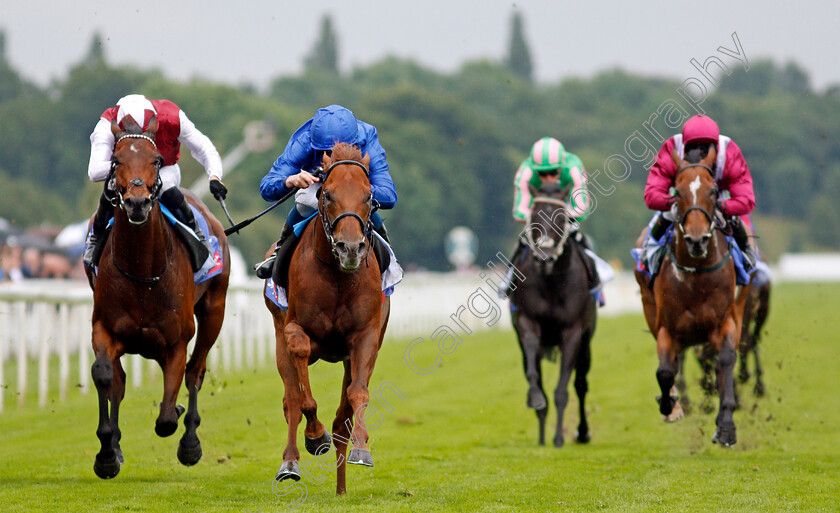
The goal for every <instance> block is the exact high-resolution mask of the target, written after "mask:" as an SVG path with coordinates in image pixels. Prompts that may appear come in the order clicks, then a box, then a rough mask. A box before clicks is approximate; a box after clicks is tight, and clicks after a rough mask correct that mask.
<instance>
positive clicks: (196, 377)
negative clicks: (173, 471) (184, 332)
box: [178, 296, 225, 465]
mask: <svg viewBox="0 0 840 513" xmlns="http://www.w3.org/2000/svg"><path fill="white" fill-rule="evenodd" d="M206 297H207V296H205V298H206ZM195 310H196V311H195V315H196V318H197V319H198V329H197V331H196V338H195V348H194V349H193V353H192V355H191V356H190V359H189V361H188V362H187V368H186V374H185V375H184V383H185V384H186V386H187V392H188V393H189V404H188V405H187V414H186V415H185V416H184V427H185V428H186V430H185V431H184V436H182V437H181V441H180V442H179V443H178V461H180V462H181V463H182V464H184V465H195V464H196V463H198V461H199V460H200V459H201V456H202V450H201V442H200V441H199V439H198V434H197V433H196V429H198V426H199V424H201V416H200V415H199V414H198V391H199V390H201V385H202V384H203V383H204V373H205V372H206V371H207V354H208V353H209V352H210V349H211V348H212V347H213V344H214V343H215V342H216V338H217V337H218V336H219V332H220V331H221V329H222V321H223V320H224V316H225V302H224V296H222V297H221V301H219V300H216V301H212V302H211V300H210V299H202V301H200V302H199V303H198V304H197V305H196V309H195Z"/></svg>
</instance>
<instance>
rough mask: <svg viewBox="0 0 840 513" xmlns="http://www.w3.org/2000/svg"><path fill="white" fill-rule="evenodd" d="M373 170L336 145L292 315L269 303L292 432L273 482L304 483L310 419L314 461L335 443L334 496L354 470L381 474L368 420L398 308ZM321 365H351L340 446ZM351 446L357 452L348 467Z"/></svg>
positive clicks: (298, 267)
mask: <svg viewBox="0 0 840 513" xmlns="http://www.w3.org/2000/svg"><path fill="white" fill-rule="evenodd" d="M369 163H370V157H369V156H367V155H365V156H364V158H363V157H362V154H361V152H360V151H359V149H358V148H356V147H355V146H350V145H347V144H344V143H338V144H336V146H335V147H334V148H333V149H332V154H331V156H330V155H324V160H323V166H324V169H325V170H326V178H325V179H324V182H323V186H322V188H321V190H320V191H319V199H318V218H319V219H320V222H316V221H315V220H313V221H312V222H310V223H309V225H308V226H307V227H306V228H305V230H304V231H303V232H302V234H301V236H300V241H299V243H298V246H297V248H296V249H295V251H294V254H293V255H292V258H291V262H290V264H289V286H288V299H289V309H288V311H285V312H284V311H283V310H282V309H280V308H279V307H277V306H276V305H275V304H274V303H273V302H271V301H270V300H268V299H266V306H267V307H268V309H269V311H270V312H271V315H272V316H273V318H274V333H275V338H276V340H277V351H276V354H277V370H278V371H279V372H280V376H281V377H282V378H283V385H284V388H285V393H284V395H283V412H284V414H285V416H286V422H287V423H288V425H289V431H288V440H287V443H286V448H285V450H284V451H283V463H282V465H281V466H280V469H279V470H278V471H277V475H276V476H275V479H276V480H278V481H283V480H285V479H293V480H295V481H298V480H300V465H299V461H300V452H299V451H298V446H297V428H298V424H300V421H301V415H303V416H305V417H306V428H305V429H304V436H305V442H306V443H305V444H304V445H305V446H306V449H307V451H308V452H309V453H310V454H313V455H320V454H322V453H324V452H326V451H328V450H329V448H330V445H329V444H330V441H331V440H332V443H333V444H334V445H335V448H336V474H337V478H336V494H344V493H346V491H347V488H346V485H345V472H346V463H348V462H349V463H353V464H358V465H367V466H373V458H372V456H371V453H370V451H369V449H368V443H367V442H368V432H367V429H366V426H365V423H364V413H365V406H366V405H367V403H368V399H369V393H368V384H369V383H370V377H371V374H372V373H373V366H374V363H375V362H376V355H377V352H378V351H379V348H380V346H381V345H382V337H383V336H384V334H385V328H386V326H387V324H388V316H389V314H390V299H389V298H387V297H385V298H383V293H382V287H381V279H380V273H379V266H378V263H377V260H376V256H375V255H374V253H373V251H371V241H370V237H371V234H370V231H369V230H370V228H369V226H370V223H369V221H370V216H371V214H372V213H373V212H374V206H373V205H374V202H373V195H372V193H371V187H370V181H369V180H368V173H369V171H368V164H369ZM271 251H273V249H272V250H271ZM271 251H269V253H270V252H271ZM318 360H324V361H327V362H332V363H335V362H342V363H343V364H344V380H343V383H342V385H341V401H340V404H339V406H338V410H337V411H336V416H335V420H334V421H333V425H332V431H333V436H332V437H330V433H329V432H328V431H327V430H326V428H325V427H324V425H323V424H322V423H321V421H320V420H318V416H317V404H316V403H315V399H314V398H313V397H312V389H311V387H310V384H309V370H308V366H309V365H312V364H313V363H315V362H316V361H318ZM354 417H355V419H354ZM354 420H355V427H354V426H353V424H354ZM348 444H352V445H353V449H352V450H351V451H350V455H349V457H348V456H347V445H348Z"/></svg>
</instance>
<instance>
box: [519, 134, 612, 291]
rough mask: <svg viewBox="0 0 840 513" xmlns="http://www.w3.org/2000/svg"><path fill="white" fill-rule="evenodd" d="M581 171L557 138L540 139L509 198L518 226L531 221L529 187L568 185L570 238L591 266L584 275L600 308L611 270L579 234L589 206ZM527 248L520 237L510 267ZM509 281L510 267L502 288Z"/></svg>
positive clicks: (610, 277)
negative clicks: (510, 198)
mask: <svg viewBox="0 0 840 513" xmlns="http://www.w3.org/2000/svg"><path fill="white" fill-rule="evenodd" d="M585 172H586V171H585V169H584V167H583V161H581V159H580V157H578V156H577V155H575V154H574V153H569V152H567V151H566V150H565V148H564V147H563V144H562V143H560V141H558V140H557V139H555V138H553V137H543V138H542V139H540V140H539V141H537V142H536V143H534V145H533V146H532V147H531V152H530V154H529V155H528V158H526V159H525V160H524V161H522V163H521V164H520V165H519V168H518V169H517V171H516V176H515V178H514V180H513V185H514V198H513V219H514V220H516V221H517V222H519V223H523V224H526V223H527V222H528V220H529V219H530V218H531V209H532V207H533V200H534V198H533V196H532V194H531V188H530V187H529V186H532V187H533V188H534V189H539V188H540V186H541V185H542V184H544V183H546V182H559V185H560V188H561V189H562V188H565V187H566V186H568V185H569V184H571V185H572V187H571V190H570V192H569V200H568V205H569V210H568V211H567V214H568V215H569V217H571V218H572V219H574V220H575V221H577V222H576V223H572V224H571V227H572V230H573V231H572V232H571V234H570V238H571V239H572V240H574V241H576V242H578V243H579V244H581V245H582V246H583V248H584V250H585V252H586V254H587V255H588V256H589V257H590V258H591V259H592V263H594V265H592V263H590V262H585V264H586V267H587V273H589V275H590V276H589V286H590V290H591V292H592V295H593V296H594V297H595V298H596V299H598V301H599V302H600V303H601V304H602V305H603V303H604V300H603V295H602V293H601V287H602V283H603V282H606V281H609V280H611V279H612V278H613V270H612V268H611V267H610V266H609V264H607V263H606V262H605V261H604V260H603V259H602V258H600V257H599V256H597V255H596V254H595V253H594V252H593V251H592V248H591V244H590V243H589V240H588V238H587V237H586V236H585V235H583V233H581V232H580V231H579V227H580V224H579V223H580V222H581V221H583V220H584V219H586V216H587V214H588V210H589V207H590V198H589V195H588V193H587V190H586V180H585V179H584V176H585V175H584V173H585ZM525 248H527V243H526V242H525V241H524V240H523V238H522V237H520V238H519V240H518V243H517V246H516V249H515V250H514V254H513V256H512V257H511V262H512V263H513V265H514V266H516V265H518V264H520V263H521V262H519V260H520V258H521V256H522V255H523V251H524V250H525ZM511 278H512V268H511V270H510V272H509V273H508V277H507V280H506V282H507V283H505V284H503V285H504V286H503V289H506V288H508V287H509V285H510V280H511Z"/></svg>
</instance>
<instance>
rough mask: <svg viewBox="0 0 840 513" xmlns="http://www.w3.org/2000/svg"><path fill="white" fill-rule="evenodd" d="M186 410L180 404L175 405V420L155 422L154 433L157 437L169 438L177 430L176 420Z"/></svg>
mask: <svg viewBox="0 0 840 513" xmlns="http://www.w3.org/2000/svg"><path fill="white" fill-rule="evenodd" d="M185 411H186V408H184V405H182V404H176V405H175V414H176V416H175V420H160V417H158V420H157V421H156V422H155V433H157V436H159V437H161V438H166V437H167V436H171V435H172V434H173V433H174V432H175V431H177V430H178V419H180V418H181V415H183V414H184V412H185Z"/></svg>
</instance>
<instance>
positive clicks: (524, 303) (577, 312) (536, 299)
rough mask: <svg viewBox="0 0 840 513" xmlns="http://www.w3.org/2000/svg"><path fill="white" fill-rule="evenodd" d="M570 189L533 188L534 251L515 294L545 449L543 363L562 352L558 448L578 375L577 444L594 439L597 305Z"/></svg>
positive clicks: (517, 325) (516, 322)
mask: <svg viewBox="0 0 840 513" xmlns="http://www.w3.org/2000/svg"><path fill="white" fill-rule="evenodd" d="M570 188H571V184H570V185H569V186H567V187H565V188H563V189H560V187H559V185H558V184H556V183H550V182H549V183H545V184H543V185H542V186H541V187H540V188H539V189H538V190H537V189H534V190H532V195H533V197H534V199H533V209H532V211H531V216H530V219H529V221H528V223H529V224H528V226H527V227H526V229H525V232H524V237H525V239H526V240H527V242H528V250H527V254H526V256H525V259H524V261H523V262H522V264H521V265H520V266H519V270H520V271H521V275H522V276H521V279H520V280H519V282H518V283H516V284H515V285H516V287H515V289H514V290H513V292H512V294H511V296H510V301H511V310H512V320H513V327H514V329H515V331H516V335H517V338H518V339H519V347H520V349H521V350H522V358H523V364H524V367H525V377H526V378H527V380H528V385H529V388H528V398H527V403H526V404H527V406H528V408H531V409H533V410H536V413H537V421H538V424H539V444H540V445H545V420H546V415H547V413H548V402H547V400H546V395H545V392H544V390H543V385H542V368H541V361H542V359H543V357H545V356H547V355H549V354H554V353H556V351H557V350H559V351H560V354H561V360H560V379H559V381H558V383H557V387H556V388H555V390H554V404H555V406H556V407H557V429H556V432H555V434H554V446H555V447H562V446H563V443H564V437H563V412H564V411H565V409H566V404H567V403H568V400H569V392H568V388H569V380H570V379H571V375H572V371H574V373H575V391H576V392H577V396H578V403H579V407H580V408H579V409H580V422H579V424H578V430H577V436H576V441H577V442H580V443H586V442H589V439H590V435H589V424H588V423H587V421H586V408H585V398H586V392H587V390H588V384H587V381H586V374H587V373H588V372H589V367H590V363H591V360H592V353H591V349H590V342H591V340H592V336H593V335H594V333H595V324H596V320H597V306H596V302H595V299H594V298H593V297H592V296H591V295H590V294H589V286H588V283H589V282H588V280H587V274H586V267H585V264H584V261H583V259H584V258H587V257H586V255H585V253H584V252H583V248H582V247H581V246H580V245H579V244H578V243H576V242H573V241H570V238H569V234H570V231H571V229H572V226H571V223H572V221H571V220H570V219H569V217H568V216H567V214H566V198H567V197H568V195H569V190H570ZM514 265H517V263H516V262H514ZM512 288H513V287H512Z"/></svg>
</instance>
